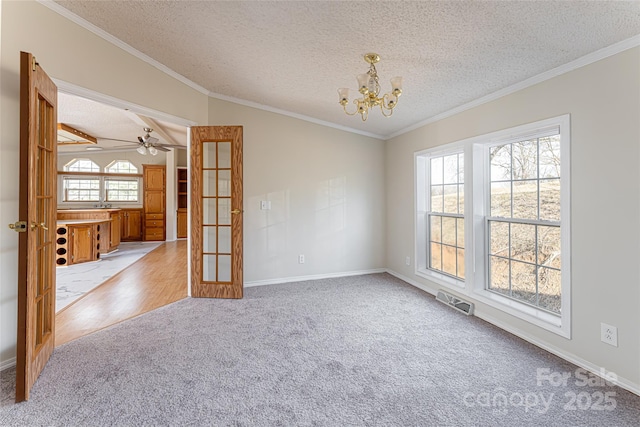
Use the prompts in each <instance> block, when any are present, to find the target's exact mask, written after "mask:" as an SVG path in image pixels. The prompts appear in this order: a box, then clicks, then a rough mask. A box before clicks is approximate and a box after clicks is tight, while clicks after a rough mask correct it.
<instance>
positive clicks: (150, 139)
mask: <svg viewBox="0 0 640 427" xmlns="http://www.w3.org/2000/svg"><path fill="white" fill-rule="evenodd" d="M142 130H143V131H144V132H145V135H144V136H138V141H137V142H135V141H128V140H124V139H115V138H100V139H108V140H110V141H122V142H130V143H134V142H135V143H136V144H138V146H137V148H136V151H137V152H138V153H140V154H142V155H143V156H144V155H146V154H147V153H150V154H151V155H152V156H155V155H156V154H158V151H169V148H168V147H182V146H181V145H173V144H163V143H160V142H159V141H160V140H159V139H158V138H156V137H154V136H151V132H153V129H151V128H149V127H144V128H142Z"/></svg>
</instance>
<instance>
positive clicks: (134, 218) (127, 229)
mask: <svg viewBox="0 0 640 427" xmlns="http://www.w3.org/2000/svg"><path fill="white" fill-rule="evenodd" d="M141 218H142V210H140V209H127V210H125V211H123V213H122V227H121V230H122V234H121V237H120V240H142V222H141Z"/></svg>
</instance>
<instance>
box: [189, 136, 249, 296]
mask: <svg viewBox="0 0 640 427" xmlns="http://www.w3.org/2000/svg"><path fill="white" fill-rule="evenodd" d="M190 180H191V196H192V197H191V209H190V212H191V294H192V296H194V297H204V298H242V291H243V284H242V126H197V127H192V128H191V178H190Z"/></svg>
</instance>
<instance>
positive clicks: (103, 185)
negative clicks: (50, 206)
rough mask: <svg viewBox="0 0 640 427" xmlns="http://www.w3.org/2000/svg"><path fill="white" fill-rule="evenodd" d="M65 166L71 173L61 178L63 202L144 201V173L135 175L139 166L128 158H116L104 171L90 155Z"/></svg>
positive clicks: (123, 202) (119, 202)
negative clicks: (141, 199)
mask: <svg viewBox="0 0 640 427" xmlns="http://www.w3.org/2000/svg"><path fill="white" fill-rule="evenodd" d="M64 170H65V171H67V172H70V173H69V174H68V175H62V176H61V177H60V181H59V183H60V185H61V188H62V201H63V202H92V203H94V202H100V203H113V202H118V204H127V203H130V204H133V203H138V202H139V201H140V177H139V176H135V175H137V174H138V168H137V167H136V166H135V165H134V164H132V163H131V162H130V161H128V160H114V161H113V162H111V163H110V164H109V165H108V166H107V167H106V168H105V169H104V170H105V173H102V172H101V171H100V166H98V165H97V164H96V163H94V162H93V161H92V160H90V159H73V160H71V161H70V162H69V163H67V164H66V165H65V166H64ZM125 174H130V175H132V176H131V177H128V176H126V175H125ZM59 189H60V187H59Z"/></svg>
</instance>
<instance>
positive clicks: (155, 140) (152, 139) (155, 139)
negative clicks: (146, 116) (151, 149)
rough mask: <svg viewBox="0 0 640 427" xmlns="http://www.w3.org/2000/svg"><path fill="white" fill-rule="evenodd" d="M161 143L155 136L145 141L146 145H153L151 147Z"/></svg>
mask: <svg viewBox="0 0 640 427" xmlns="http://www.w3.org/2000/svg"><path fill="white" fill-rule="evenodd" d="M158 141H160V140H159V139H158V138H155V137H153V136H150V137H148V138H146V139H144V142H145V144H151V145H155V143H156V142H158Z"/></svg>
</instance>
